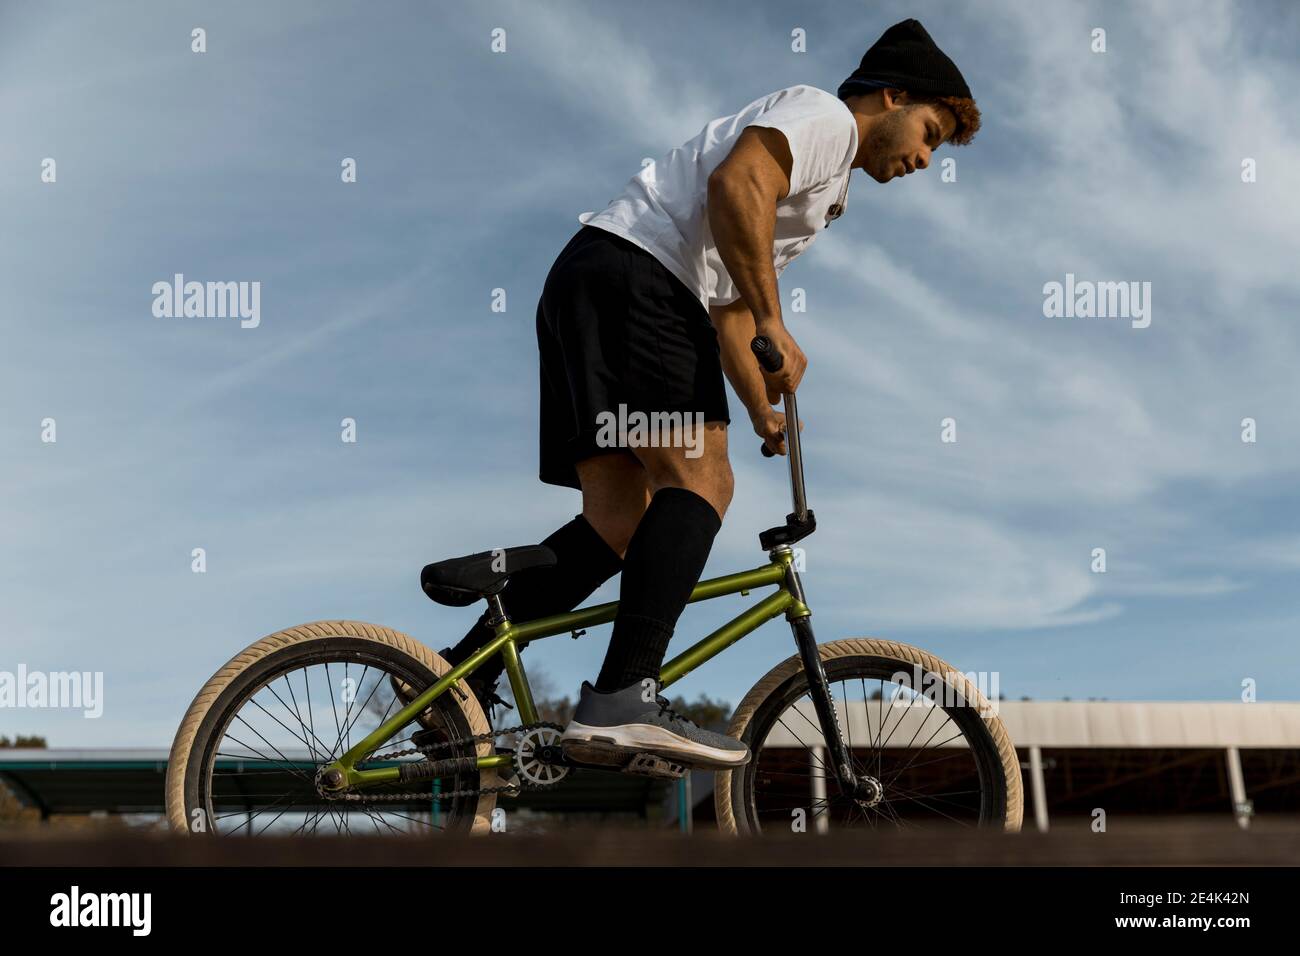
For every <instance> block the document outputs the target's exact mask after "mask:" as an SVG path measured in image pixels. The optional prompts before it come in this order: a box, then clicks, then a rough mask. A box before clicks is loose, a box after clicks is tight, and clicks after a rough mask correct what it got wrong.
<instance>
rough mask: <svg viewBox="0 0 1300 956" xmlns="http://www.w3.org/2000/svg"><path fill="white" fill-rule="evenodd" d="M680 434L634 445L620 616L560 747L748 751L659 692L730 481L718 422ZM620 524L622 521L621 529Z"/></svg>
mask: <svg viewBox="0 0 1300 956" xmlns="http://www.w3.org/2000/svg"><path fill="white" fill-rule="evenodd" d="M682 437H683V436H681V435H678V436H677V438H678V440H677V441H675V442H674V443H673V444H672V445H671V446H670V447H662V446H661V447H657V448H636V449H633V450H632V451H633V453H634V454H635V455H636V459H637V460H638V461H639V462H640V464H641V465H642V466H643V468H644V471H645V475H646V479H647V480H646V490H647V491H648V492H649V493H650V502H649V505H648V506H647V507H646V509H645V513H644V515H643V516H642V517H641V521H640V523H639V524H637V526H636V530H635V532H633V533H632V535H631V536H630V538H629V539H628V542H627V545H626V551H625V552H624V561H623V580H622V584H621V588H620V595H619V610H618V616H617V617H616V618H615V620H614V633H613V635H612V636H611V638H610V644H609V650H608V652H607V653H606V655H605V663H604V665H603V666H602V667H601V671H600V676H599V677H598V678H597V680H596V683H595V685H594V686H593V685H591V684H584V685H583V687H582V690H581V692H580V696H579V701H578V707H577V710H576V712H575V714H574V718H573V720H572V721H570V723H569V726H568V727H566V728H565V731H564V734H563V735H562V738H561V739H562V740H563V742H564V747H565V750H566V752H568V753H572V754H573V755H574V756H575V757H576V759H579V760H589V761H594V762H600V763H613V764H616V765H621V764H623V763H624V762H626V761H627V760H628V759H631V757H633V756H635V755H637V754H641V753H651V754H655V755H657V756H659V757H662V758H665V759H667V760H670V761H673V762H677V763H682V764H686V765H690V766H696V767H732V766H737V765H739V764H743V763H745V762H746V761H747V760H748V759H749V751H748V749H747V748H746V747H745V746H744V745H743V744H741V743H740V742H739V741H736V740H732V739H731V738H729V737H726V736H724V735H722V734H716V733H712V732H710V731H707V730H703V729H701V728H699V727H696V726H694V725H693V724H691V723H690V722H689V721H686V720H684V719H683V718H681V717H679V716H678V715H676V714H674V713H673V712H672V711H671V710H669V709H668V708H667V704H666V702H664V701H663V700H662V699H661V698H659V695H658V691H659V686H658V677H659V670H660V668H661V666H662V665H663V659H664V656H665V653H666V651H667V649H668V642H669V640H670V639H671V637H672V634H673V629H674V628H675V626H676V624H677V618H678V617H679V616H680V615H681V613H682V610H683V609H684V608H685V607H686V602H687V600H688V599H689V598H690V594H691V591H692V590H694V588H695V585H696V584H697V583H698V582H699V578H700V574H701V573H702V572H703V570H704V564H705V562H706V561H707V560H708V556H709V551H710V549H711V548H712V545H713V538H714V536H715V535H716V534H717V532H718V528H719V527H720V526H721V524H722V515H723V514H725V513H726V510H727V506H728V505H729V504H730V503H731V495H732V489H733V479H732V474H731V465H730V462H729V461H728V460H727V432H726V426H725V425H724V424H722V423H720V422H713V423H707V424H705V425H703V426H701V427H699V429H698V431H697V432H694V433H692V435H691V436H690V437H691V438H692V439H693V440H692V441H690V442H685V441H682V440H681V438H682ZM688 450H689V451H691V452H692V454H688V453H687V452H688ZM695 452H698V454H695ZM584 490H585V486H584ZM615 510H617V509H615ZM620 513H621V514H626V513H627V512H620ZM625 530H626V529H625V526H624V527H621V528H620V532H619V533H620V535H621V534H622V533H623V532H624V531H625ZM613 534H614V532H613V531H611V535H613ZM621 542H622V538H621V537H619V538H618V543H621ZM613 546H614V544H611V547H613Z"/></svg>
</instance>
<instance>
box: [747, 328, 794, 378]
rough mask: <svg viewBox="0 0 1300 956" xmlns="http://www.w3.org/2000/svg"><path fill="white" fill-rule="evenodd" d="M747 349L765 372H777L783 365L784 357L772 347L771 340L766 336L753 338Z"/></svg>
mask: <svg viewBox="0 0 1300 956" xmlns="http://www.w3.org/2000/svg"><path fill="white" fill-rule="evenodd" d="M749 349H750V351H751V352H753V353H754V358H756V359H758V364H759V365H761V366H762V367H763V370H764V371H765V372H779V371H781V369H782V367H783V366H784V365H785V356H783V355H782V354H781V353H780V352H778V351H777V350H776V349H775V348H774V347H773V345H772V340H771V339H769V338H768V337H767V336H766V335H756V336H754V338H753V340H752V341H751V342H750V343H749Z"/></svg>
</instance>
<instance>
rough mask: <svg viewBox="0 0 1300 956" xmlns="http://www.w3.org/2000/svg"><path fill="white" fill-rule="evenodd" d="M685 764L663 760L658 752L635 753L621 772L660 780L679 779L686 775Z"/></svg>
mask: <svg viewBox="0 0 1300 956" xmlns="http://www.w3.org/2000/svg"><path fill="white" fill-rule="evenodd" d="M686 770H687V768H686V765H685V764H680V763H674V762H673V761H671V760H665V759H664V758H663V757H660V756H659V755H658V754H637V755H636V756H635V757H633V758H632V759H631V760H630V761H629V762H628V764H627V766H625V767H624V768H623V773H630V774H632V775H634V776H637V777H657V778H659V779H660V780H680V779H681V778H682V777H684V776H686Z"/></svg>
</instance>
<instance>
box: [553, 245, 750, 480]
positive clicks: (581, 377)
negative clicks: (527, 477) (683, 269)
mask: <svg viewBox="0 0 1300 956" xmlns="http://www.w3.org/2000/svg"><path fill="white" fill-rule="evenodd" d="M537 348H538V351H539V352H540V353H541V466H540V469H539V471H538V477H540V478H541V479H542V481H544V482H546V483H547V484H552V485H564V486H567V487H569V488H578V487H580V486H579V484H578V473H577V471H576V470H575V469H574V467H573V465H574V462H578V461H582V460H583V459H584V458H590V457H591V456H593V455H599V454H607V453H609V451H610V450H611V449H610V448H609V447H604V446H603V445H602V444H601V443H600V442H598V434H599V433H600V424H599V418H598V416H600V415H601V413H609V414H611V415H614V416H617V415H618V414H619V406H620V405H623V406H626V410H627V413H628V414H631V413H633V412H641V413H643V414H646V415H649V414H652V413H654V412H668V413H672V412H683V413H696V412H698V413H701V414H702V415H703V421H706V422H724V423H729V422H730V421H731V417H730V414H729V412H728V408H727V389H726V385H725V384H724V383H723V378H722V357H721V353H720V351H719V348H718V333H717V332H716V331H715V330H714V328H713V323H712V322H710V321H709V313H708V310H707V309H705V308H704V306H703V305H701V304H700V300H699V299H697V298H696V297H695V294H694V293H693V292H692V291H691V290H690V289H689V288H687V286H686V285H685V284H684V283H683V282H682V281H681V280H680V279H678V278H677V277H676V276H675V275H673V274H672V273H671V272H669V271H668V270H667V269H666V268H664V266H663V265H662V264H661V263H660V262H659V260H658V259H656V258H655V257H654V256H652V255H651V254H650V253H648V252H646V251H645V250H644V249H642V248H641V247H640V246H638V245H636V244H635V243H632V242H629V241H628V240H626V239H624V238H623V237H622V236H616V235H614V234H613V233H612V232H608V231H606V230H604V229H600V228H598V227H596V226H583V227H582V228H581V229H579V230H578V232H577V233H576V234H575V235H574V236H573V238H572V239H570V240H569V243H568V245H566V246H565V247H564V250H563V251H562V252H561V253H560V255H559V257H558V258H556V260H555V264H554V265H552V266H551V271H550V272H549V273H548V274H547V276H546V284H545V285H544V286H543V288H542V297H541V300H540V301H539V302H538V304H537ZM690 420H692V421H693V420H695V419H694V418H692V419H690ZM606 437H607V434H606Z"/></svg>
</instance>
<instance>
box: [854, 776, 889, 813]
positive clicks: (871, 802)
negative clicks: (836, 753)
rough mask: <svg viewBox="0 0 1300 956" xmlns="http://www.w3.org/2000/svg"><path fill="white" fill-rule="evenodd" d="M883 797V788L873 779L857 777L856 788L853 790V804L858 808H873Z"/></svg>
mask: <svg viewBox="0 0 1300 956" xmlns="http://www.w3.org/2000/svg"><path fill="white" fill-rule="evenodd" d="M884 796H885V788H884V787H882V786H881V785H880V781H879V780H877V779H876V778H875V777H867V776H862V777H858V781H857V786H855V787H854V788H853V802H854V803H856V804H858V806H860V807H874V806H875V805H876V804H878V803H879V802H880V801H881V800H882V799H883V798H884Z"/></svg>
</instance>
